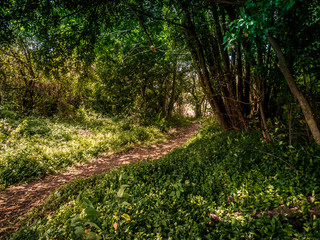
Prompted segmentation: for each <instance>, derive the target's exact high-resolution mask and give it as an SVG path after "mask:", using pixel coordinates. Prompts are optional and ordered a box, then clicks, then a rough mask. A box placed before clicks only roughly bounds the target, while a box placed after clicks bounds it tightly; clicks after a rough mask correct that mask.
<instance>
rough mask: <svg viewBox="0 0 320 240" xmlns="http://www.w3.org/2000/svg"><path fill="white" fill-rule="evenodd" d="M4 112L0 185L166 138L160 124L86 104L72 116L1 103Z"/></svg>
mask: <svg viewBox="0 0 320 240" xmlns="http://www.w3.org/2000/svg"><path fill="white" fill-rule="evenodd" d="M0 117H1V118H0V119H1V120H0V144H1V145H0V184H1V188H4V187H6V186H8V185H11V184H16V183H20V182H24V181H26V180H30V179H32V178H34V177H43V176H45V175H47V174H49V173H54V172H57V171H59V170H63V169H65V168H67V167H69V166H72V165H75V164H77V163H83V162H86V161H88V160H90V158H92V157H94V156H96V155H97V154H99V153H101V152H103V151H107V152H113V151H119V150H123V149H126V148H130V147H132V146H133V145H135V144H150V143H155V142H157V141H161V140H163V139H164V138H165V135H164V134H163V133H161V131H160V130H159V129H158V128H156V127H152V126H140V125H139V124H138V123H135V122H133V121H132V120H130V119H127V120H125V119H121V118H118V119H117V118H106V117H102V116H99V115H97V114H92V113H88V112H87V111H85V110H83V109H82V110H81V109H80V110H79V111H78V113H77V118H76V119H77V120H74V121H72V120H70V119H69V120H68V119H65V120H63V119H58V118H44V117H35V116H29V117H23V116H21V115H19V114H18V113H17V112H16V111H14V110H10V108H8V107H7V108H6V110H5V109H4V107H3V111H1V112H0Z"/></svg>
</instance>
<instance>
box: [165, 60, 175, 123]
mask: <svg viewBox="0 0 320 240" xmlns="http://www.w3.org/2000/svg"><path fill="white" fill-rule="evenodd" d="M176 86H177V63H175V64H174V69H173V74H172V88H171V94H170V102H169V104H168V111H167V116H166V117H167V118H168V119H170V118H171V117H172V111H173V105H174V102H175V99H176V98H175V95H176Z"/></svg>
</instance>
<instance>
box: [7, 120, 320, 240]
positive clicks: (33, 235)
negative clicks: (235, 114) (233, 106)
mask: <svg viewBox="0 0 320 240" xmlns="http://www.w3.org/2000/svg"><path fill="white" fill-rule="evenodd" d="M257 150H259V151H265V152H268V153H272V154H274V155H276V156H277V157H280V158H281V159H283V160H285V161H287V162H288V163H289V164H290V165H291V166H293V167H294V168H295V169H297V170H299V171H300V172H303V174H305V175H307V176H308V178H307V177H305V175H302V174H301V173H298V171H295V170H293V169H290V168H289V167H288V166H287V165H286V164H284V163H283V162H282V161H280V160H279V159H278V158H275V157H272V156H270V155H267V154H264V153H262V152H259V151H257ZM319 153H320V149H319V147H315V146H309V147H308V148H306V147H304V146H301V145H300V146H287V145H285V144H284V143H283V142H282V141H281V140H279V141H277V142H275V143H274V145H273V146H272V145H267V144H265V143H264V141H263V139H261V137H260V135H259V134H258V133H256V132H247V133H246V132H221V131H220V130H219V129H218V128H216V127H215V126H210V127H207V128H205V129H204V130H202V131H201V132H200V133H199V134H198V135H197V136H196V137H194V138H193V139H192V140H190V141H189V143H188V144H187V145H184V146H183V147H180V148H178V149H175V150H174V151H172V152H171V153H169V154H168V155H166V156H164V157H162V158H161V159H160V160H157V161H147V162H143V163H141V164H131V165H128V166H123V167H121V168H118V169H114V170H113V171H111V172H108V173H107V174H103V175H99V176H94V177H92V178H90V179H87V180H77V181H74V182H72V183H70V184H68V185H66V186H63V187H62V188H60V189H59V190H58V191H56V192H55V193H53V194H52V195H51V197H50V198H49V200H48V201H47V203H46V204H44V205H43V206H42V207H41V208H39V209H38V210H37V211H36V212H35V213H34V215H33V217H28V220H26V222H25V223H24V225H25V227H23V228H21V229H20V230H19V231H18V232H17V233H16V234H15V235H14V236H12V238H11V239H319V237H320V234H319V232H320V231H319V230H320V220H319V219H318V218H316V217H315V216H313V215H312V214H311V209H312V208H315V207H320V206H319V205H320V195H319V191H320V186H319V184H318V183H316V181H319V179H320V169H319V167H318V166H319V163H320V154H319ZM308 199H312V200H311V201H308ZM280 205H283V206H284V207H286V208H293V207H296V208H299V209H300V210H301V214H297V215H294V214H293V216H285V215H283V214H281V215H275V216H271V217H269V216H267V215H263V216H260V217H257V216H256V215H257V214H258V213H259V212H262V211H268V210H274V209H275V208H277V207H279V206H280ZM48 212H50V213H51V214H50V215H48ZM236 212H241V213H242V215H241V216H237V215H236V214H233V213H236ZM210 214H215V215H218V216H220V218H221V219H220V220H219V221H214V220H212V219H210V218H209V216H210ZM30 219H32V220H30Z"/></svg>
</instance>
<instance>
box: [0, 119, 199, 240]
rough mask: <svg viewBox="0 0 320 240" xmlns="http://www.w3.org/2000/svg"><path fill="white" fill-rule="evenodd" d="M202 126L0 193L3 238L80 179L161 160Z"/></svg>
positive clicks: (194, 126) (190, 127) (174, 132)
mask: <svg viewBox="0 0 320 240" xmlns="http://www.w3.org/2000/svg"><path fill="white" fill-rule="evenodd" d="M198 128H199V124H198V123H193V124H192V125H189V126H183V127H178V128H175V129H171V130H170V131H169V134H170V135H171V136H172V138H171V139H169V140H167V141H165V142H163V143H160V144H157V145H151V146H148V147H139V146H137V147H134V148H132V149H130V150H128V151H125V152H120V153H116V154H112V155H107V156H106V155H104V154H101V155H99V157H97V158H96V159H95V160H94V161H91V162H89V163H86V164H84V165H81V166H77V167H75V168H73V169H71V170H69V171H67V172H63V173H60V174H56V175H49V176H46V177H44V178H42V179H36V180H34V181H32V182H29V183H25V184H22V185H19V186H12V187H9V188H7V189H6V190H4V191H2V192H0V236H1V233H3V232H4V231H6V230H8V229H15V228H17V222H18V218H19V216H22V215H24V214H26V213H27V212H29V211H30V210H31V209H32V208H34V207H37V206H40V205H41V204H42V203H43V202H44V200H45V199H46V197H48V196H49V194H50V193H51V192H53V191H55V190H56V189H57V188H59V187H60V186H62V185H64V184H66V183H68V182H71V181H73V180H75V179H77V178H88V177H90V176H92V175H95V174H101V173H104V172H106V171H109V170H111V169H113V168H115V167H119V166H121V165H125V164H129V163H132V162H134V163H137V162H140V161H143V160H145V159H158V158H160V157H161V156H163V155H165V154H167V153H169V152H170V151H171V150H173V149H174V148H176V147H178V146H180V145H182V144H183V143H185V142H186V141H187V140H188V139H189V138H190V137H192V136H193V135H194V134H195V133H196V132H197V130H198Z"/></svg>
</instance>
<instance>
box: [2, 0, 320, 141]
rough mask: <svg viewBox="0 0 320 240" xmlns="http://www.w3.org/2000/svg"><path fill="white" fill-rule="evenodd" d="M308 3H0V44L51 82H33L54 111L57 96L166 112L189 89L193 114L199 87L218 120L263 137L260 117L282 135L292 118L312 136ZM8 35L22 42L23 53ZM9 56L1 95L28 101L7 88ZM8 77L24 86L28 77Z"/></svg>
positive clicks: (312, 29)
mask: <svg viewBox="0 0 320 240" xmlns="http://www.w3.org/2000/svg"><path fill="white" fill-rule="evenodd" d="M318 6H319V1H309V2H307V3H306V2H303V1H299V0H296V1H294V0H290V1H281V2H280V1H267V0H261V1H258V2H257V1H251V0H247V1H245V2H239V1H231V0H230V1H224V0H223V1H222V0H221V1H220V0H219V1H213V0H210V1H209V0H207V1H199V2H193V1H184V0H174V1H165V0H163V1H159V0H150V1H139V0H134V1H133V0H132V1H105V2H100V1H95V0H91V1H80V0H78V1H48V2H37V1H28V0H22V1H19V2H16V1H15V2H13V1H12V2H11V1H6V2H5V3H4V4H3V7H2V10H1V12H2V15H3V18H2V19H3V20H2V28H1V29H2V30H1V35H2V39H3V40H2V46H4V49H3V51H4V52H8V51H9V50H8V49H13V48H15V49H17V48H19V50H16V51H17V52H19V54H20V55H19V56H20V58H22V56H24V58H26V57H27V56H29V57H28V58H26V59H25V61H26V62H27V65H28V66H33V67H32V69H33V72H35V73H36V76H37V77H31V79H36V80H32V81H35V82H42V83H48V82H50V83H51V84H53V85H54V86H56V87H55V89H56V90H55V91H51V92H50V91H49V90H46V91H41V92H42V94H45V96H46V97H44V99H47V98H48V96H49V95H50V94H51V95H52V94H53V95H54V97H51V98H52V99H53V100H52V101H51V103H50V104H51V105H52V106H53V107H52V110H50V112H51V113H52V114H54V113H56V112H57V111H61V110H59V108H58V107H54V106H57V105H59V104H58V102H59V101H60V99H61V96H62V95H63V99H64V100H63V101H62V102H64V103H65V104H64V105H65V106H72V105H75V106H76V107H77V106H79V105H81V104H82V105H85V106H87V107H91V108H93V109H95V110H96V111H102V112H105V113H120V112H121V113H124V112H125V113H127V114H131V115H132V114H135V115H136V116H138V117H140V118H142V119H148V118H152V117H154V116H155V115H157V114H160V115H161V116H162V117H166V118H170V117H171V116H172V112H173V111H174V106H175V102H177V101H179V99H180V100H181V98H184V99H192V100H190V102H191V103H192V104H193V105H194V108H195V109H196V108H197V109H198V112H199V106H200V104H201V101H203V97H202V96H205V98H206V101H208V102H209V104H210V106H211V108H212V109H213V111H214V114H215V117H216V119H217V121H218V122H219V124H220V125H221V127H222V128H223V129H226V130H227V129H244V130H248V129H250V128H257V127H258V128H261V129H262V130H263V133H264V134H265V136H266V139H267V140H268V139H270V133H269V132H270V130H269V128H270V126H275V123H278V122H279V121H280V122H282V123H284V125H282V126H283V128H282V129H287V130H285V131H287V132H290V133H291V131H292V127H293V128H294V129H299V132H301V130H303V132H304V135H306V136H308V127H309V128H310V129H311V133H312V135H313V137H314V138H315V140H316V141H317V142H319V140H318V139H319V136H318V133H319V131H318V130H317V129H318V128H317V124H318V123H319V116H318V114H317V110H318V107H319V106H318V101H319V100H318V98H319V89H318V83H317V79H318V77H319V72H320V71H319V52H320V51H319V35H320V34H319V11H318V10H319V7H318ZM18 36H19V37H18ZM17 39H22V40H20V42H21V41H22V42H24V43H28V46H29V47H28V49H29V50H28V51H29V54H27V55H25V54H24V52H23V47H22V45H21V44H20V45H19V44H18V45H17ZM8 46H9V47H8ZM17 46H19V47H17ZM30 52H32V54H30ZM280 53H282V54H283V56H285V59H286V60H285V61H286V62H285V64H284V62H283V58H282V57H281V54H280ZM23 54H24V55H23ZM9 58H10V56H8V54H5V53H3V54H2V57H1V78H2V84H1V89H2V94H1V100H2V101H4V100H6V101H8V100H12V101H16V102H18V103H19V104H21V105H22V106H24V109H26V108H28V109H29V110H32V109H37V106H38V105H39V104H36V103H35V102H33V103H26V102H25V103H23V102H21V101H22V100H19V99H18V97H14V95H16V96H18V95H19V96H21V94H17V93H18V90H17V89H16V88H14V87H11V88H10V89H9V88H8V87H6V86H8V79H9V76H12V75H13V76H15V78H16V79H18V78H17V76H18V74H17V73H18V72H19V66H18V65H17V64H16V65H14V66H13V65H12V66H11V67H9V66H8V61H9V60H8V59H9ZM11 58H12V56H11ZM278 59H279V60H278ZM16 61H17V60H16ZM21 64H22V63H20V65H21ZM29 70H30V67H29V68H25V70H24V71H29ZM288 72H290V76H291V77H289V78H288ZM195 73H196V76H195ZM19 74H20V75H21V73H19ZM29 75H30V73H28V76H29ZM191 76H192V77H191ZM285 80H286V81H285ZM10 81H11V82H12V80H10ZM15 81H18V82H19V84H20V85H19V84H18V85H19V86H22V85H23V84H24V85H23V86H25V87H24V88H25V89H28V87H27V85H28V84H31V83H29V82H28V84H27V83H26V78H23V77H20V78H19V80H15ZM22 83H23V84H22ZM290 83H291V84H292V83H293V84H295V85H296V86H297V89H298V90H299V92H300V95H299V94H298V95H297V92H296V91H292V85H291V84H290ZM288 84H289V85H288ZM12 86H13V85H12ZM35 86H36V85H32V87H31V88H32V89H33V90H32V91H35V90H34V89H36V87H35ZM46 86H47V85H46ZM57 86H60V88H63V89H64V91H63V92H67V93H64V94H61V91H60V92H59V91H58V90H57V89H60V88H59V87H57ZM190 86H194V87H191V88H190ZM195 86H197V87H195ZM199 86H201V89H202V90H201V94H200V93H199V91H198V89H199ZM29 88H30V87H29ZM195 89H197V91H196V92H197V93H195V91H194V90H195ZM290 90H291V91H290ZM19 91H21V90H19ZM291 92H292V93H291ZM58 93H59V94H60V95H59V94H58ZM28 94H29V95H30V94H31V93H28ZM9 95H10V96H12V97H11V98H9V97H8V96H9ZM31 95H34V94H31ZM51 95H50V96H51ZM53 95H52V96H53ZM26 96H27V95H26ZM37 96H38V95H37ZM187 96H193V98H188V97H187ZM29 98H30V97H29ZM23 99H28V98H27V97H26V98H23ZM295 99H297V100H295ZM301 99H302V100H301ZM303 99H305V100H303ZM27 101H29V100H27ZM32 101H34V100H32ZM32 101H31V102H32ZM60 102H61V101H60ZM180 102H183V101H180ZM184 102H185V101H184ZM60 105H62V104H60ZM26 106H27V107H26ZM299 106H300V107H301V109H302V111H301V110H300V107H299ZM308 106H309V108H308ZM44 109H46V110H39V109H38V112H40V113H42V114H43V113H44V112H45V111H48V110H47V109H48V107H46V108H44ZM61 109H70V107H69V108H68V107H64V108H62V107H61ZM305 124H308V127H307V128H306V125H305ZM285 126H288V127H286V128H285ZM289 126H290V127H289Z"/></svg>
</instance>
